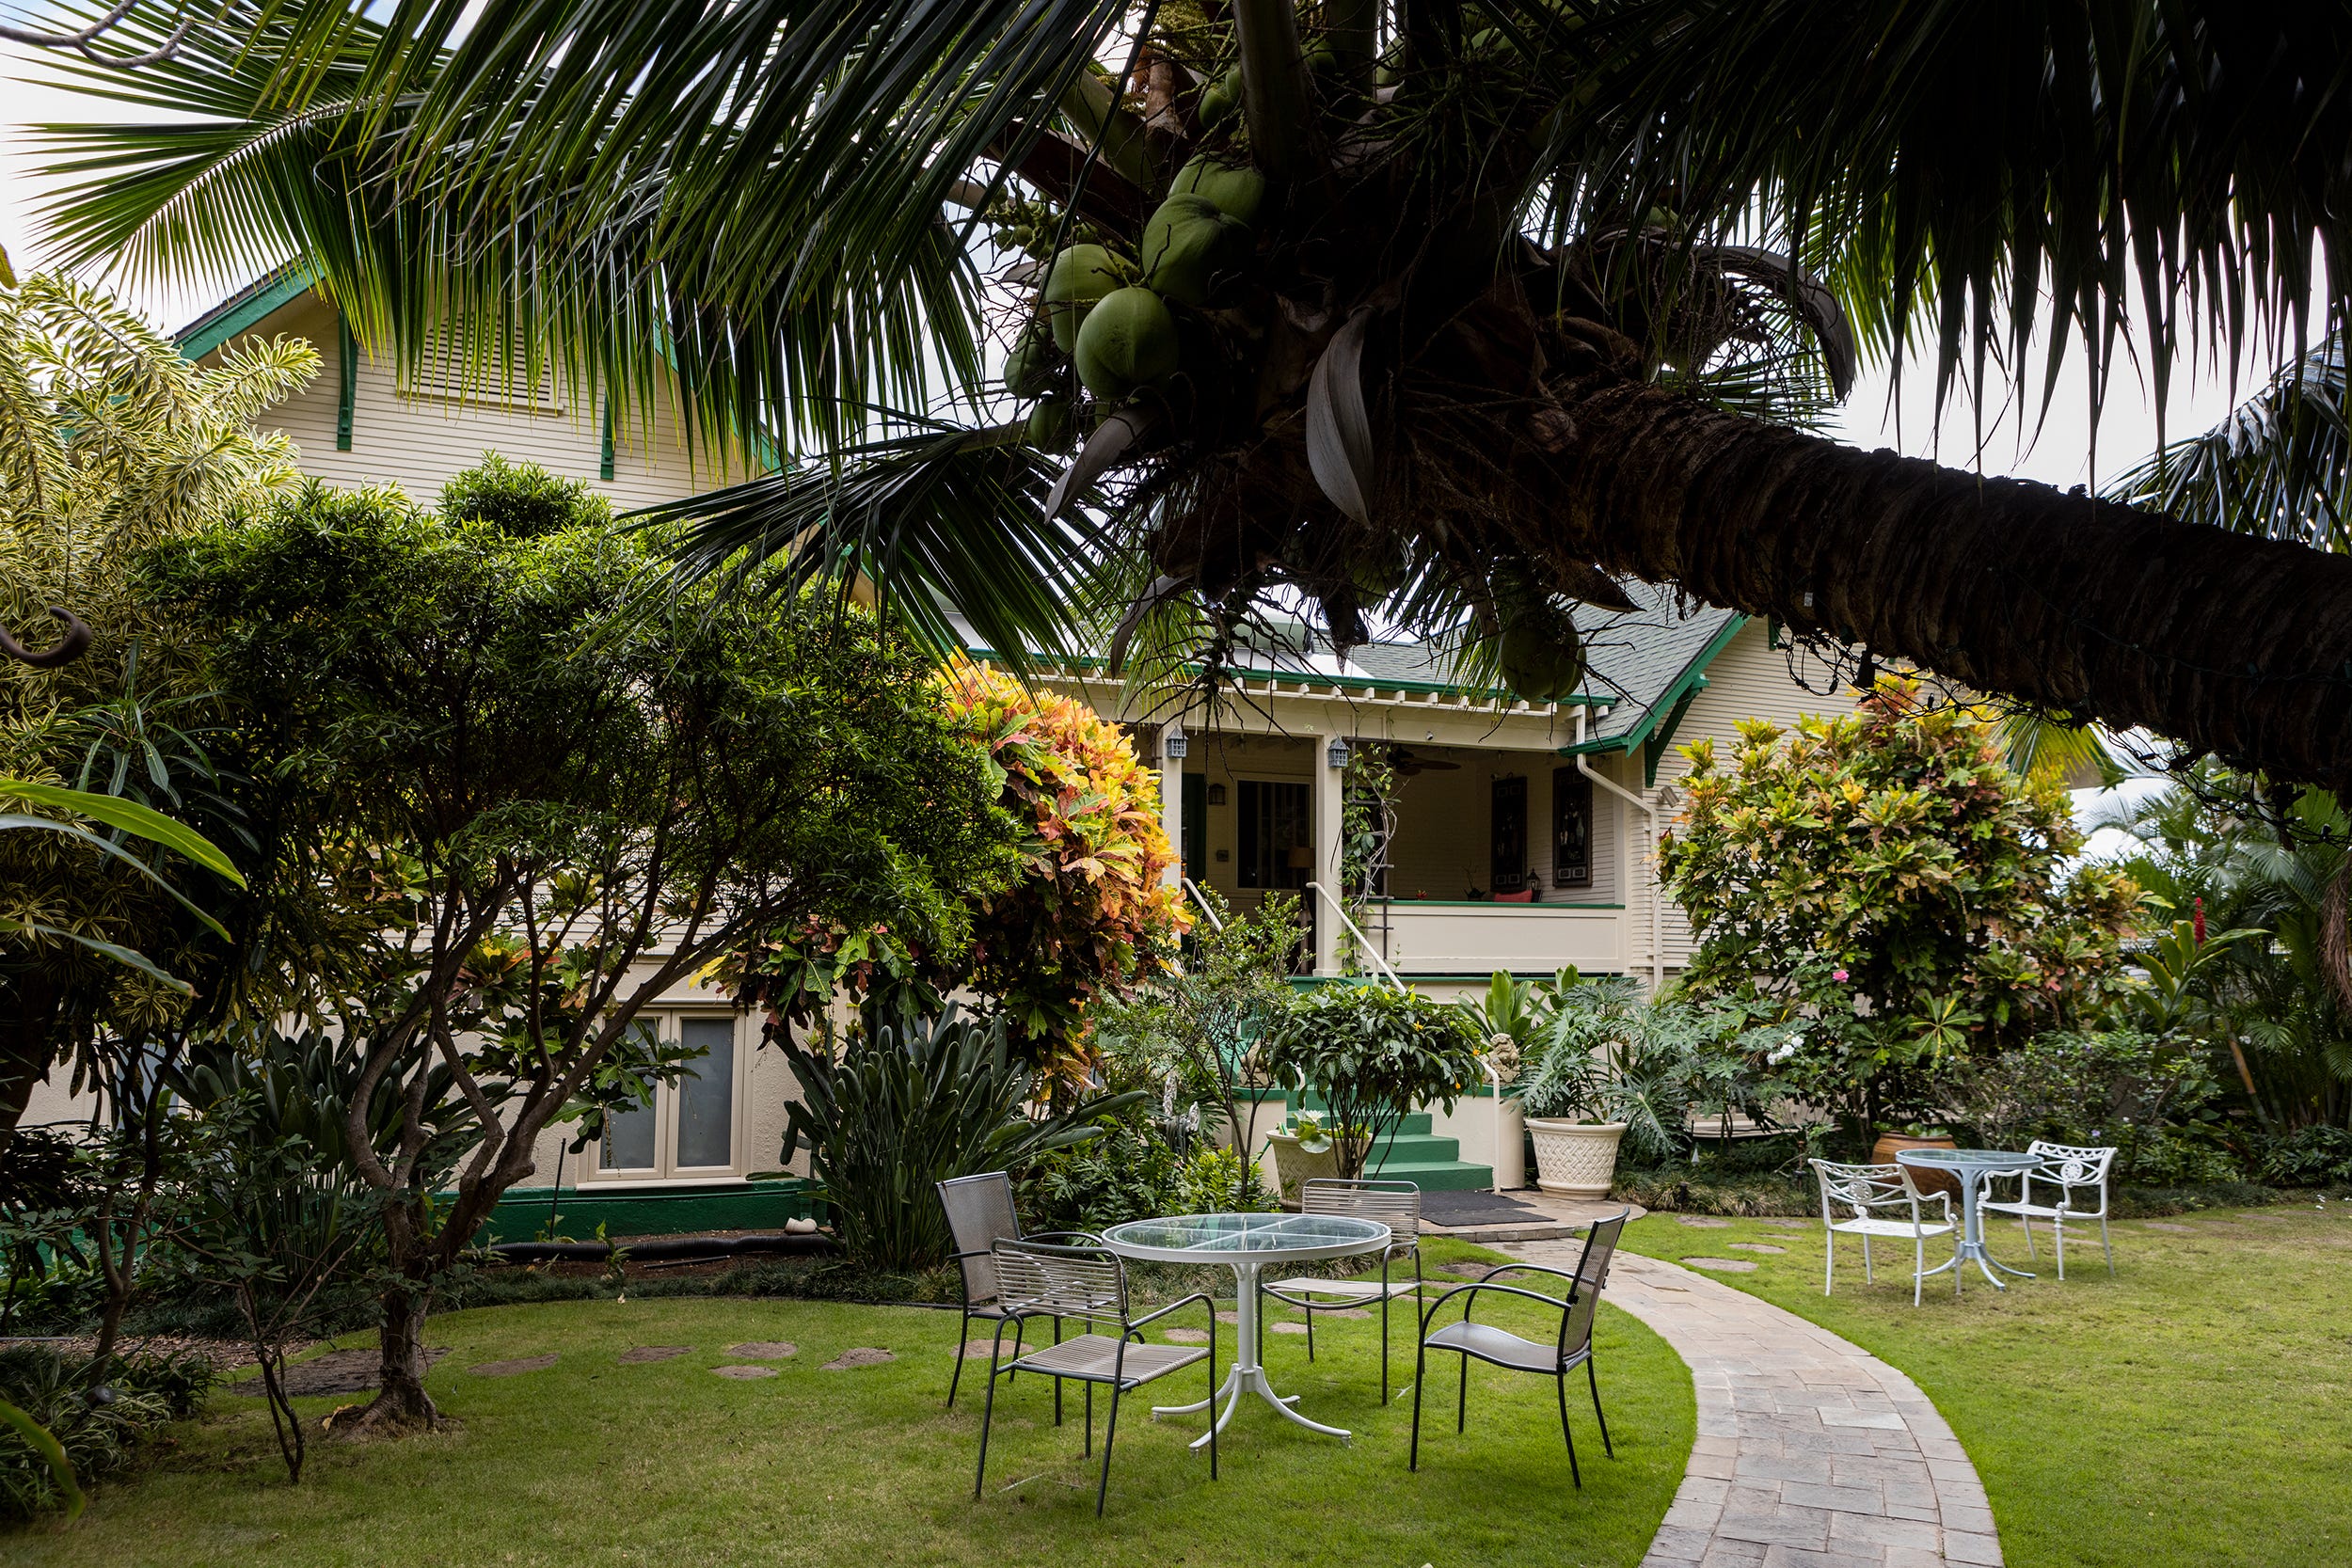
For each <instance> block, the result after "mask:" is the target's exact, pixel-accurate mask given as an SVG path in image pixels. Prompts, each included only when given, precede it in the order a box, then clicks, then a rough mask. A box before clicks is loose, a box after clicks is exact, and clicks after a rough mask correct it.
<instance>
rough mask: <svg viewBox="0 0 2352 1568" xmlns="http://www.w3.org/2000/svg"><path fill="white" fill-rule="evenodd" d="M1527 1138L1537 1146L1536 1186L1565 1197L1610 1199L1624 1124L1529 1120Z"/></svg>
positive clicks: (1544, 1118)
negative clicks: (1619, 1141) (1610, 1187)
mask: <svg viewBox="0 0 2352 1568" xmlns="http://www.w3.org/2000/svg"><path fill="white" fill-rule="evenodd" d="M1527 1135H1528V1138H1529V1139H1530V1140H1531V1141H1532V1142H1533V1143H1534V1145H1535V1185H1537V1186H1538V1187H1541V1188H1542V1189H1543V1190H1544V1191H1546V1192H1548V1193H1558V1194H1560V1195H1561V1196H1563V1197H1607V1196H1609V1185H1610V1183H1611V1182H1612V1181H1613V1180H1616V1175H1617V1142H1618V1140H1619V1139H1621V1138H1623V1137H1624V1136H1625V1123H1624V1122H1621V1121H1611V1122H1599V1123H1595V1122H1589V1121H1562V1120H1558V1119H1556V1118H1554V1117H1528V1118H1527Z"/></svg>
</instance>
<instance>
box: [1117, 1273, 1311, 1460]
mask: <svg viewBox="0 0 2352 1568" xmlns="http://www.w3.org/2000/svg"><path fill="white" fill-rule="evenodd" d="M1220 1261H1228V1262H1232V1260H1231V1259H1220ZM1232 1270H1233V1279H1234V1283H1235V1284H1236V1285H1238V1286H1239V1287H1240V1290H1239V1291H1238V1292H1237V1294H1236V1296H1235V1299H1234V1303H1233V1307H1234V1310H1233V1316H1234V1318H1235V1319H1236V1320H1237V1321H1236V1322H1235V1323H1234V1325H1233V1326H1234V1329H1235V1330H1236V1337H1237V1338H1238V1340H1239V1346H1238V1349H1237V1350H1236V1352H1235V1354H1234V1356H1233V1370H1232V1371H1229V1372H1227V1373H1226V1374H1225V1382H1224V1383H1223V1385H1222V1386H1219V1387H1218V1389H1217V1391H1216V1393H1214V1394H1211V1395H1210V1396H1209V1397H1208V1398H1207V1399H1205V1400H1195V1401H1193V1402H1192V1403H1190V1404H1155V1405H1153V1406H1152V1415H1154V1416H1189V1415H1191V1414H1192V1413H1193V1412H1194V1411H1197V1410H1206V1409H1208V1408H1209V1407H1210V1406H1211V1405H1213V1404H1215V1403H1216V1402H1217V1401H1219V1400H1223V1401H1224V1402H1225V1408H1224V1409H1223V1410H1221V1411H1219V1412H1218V1413H1217V1416H1216V1425H1215V1427H1214V1428H1213V1430H1215V1431H1216V1432H1223V1431H1224V1430H1225V1427H1226V1424H1227V1423H1228V1422H1230V1421H1231V1420H1232V1418H1233V1412H1234V1411H1235V1410H1237V1409H1239V1408H1240V1407H1241V1397H1242V1395H1243V1394H1245V1393H1254V1394H1256V1395H1257V1396H1258V1397H1259V1398H1260V1399H1262V1400H1263V1401H1265V1402H1266V1403H1268V1404H1270V1405H1272V1406H1273V1407H1274V1408H1275V1409H1276V1410H1277V1411H1279V1413H1280V1414H1281V1415H1282V1416H1284V1417H1285V1418H1288V1419H1290V1420H1293V1421H1295V1422H1297V1423H1298V1424H1299V1425H1300V1426H1303V1427H1305V1428H1306V1429H1307V1430H1308V1431H1309V1432H1319V1433H1323V1434H1324V1435H1325V1436H1326V1437H1338V1438H1343V1439H1344V1438H1348V1437H1351V1436H1353V1435H1354V1433H1351V1432H1349V1431H1348V1430H1347V1429H1346V1428H1345V1427H1329V1426H1325V1425H1324V1424H1323V1423H1322V1422H1321V1421H1311V1420H1309V1419H1307V1418H1306V1417H1304V1416H1301V1415H1300V1414H1299V1413H1298V1412H1297V1411H1295V1410H1293V1409H1292V1408H1291V1406H1292V1405H1294V1404H1296V1403H1297V1402H1298V1396H1297V1395H1296V1394H1278V1393H1276V1392H1275V1391H1274V1386H1273V1385H1272V1384H1270V1383H1268V1382H1267V1381H1266V1379H1265V1368H1263V1366H1261V1365H1259V1363H1258V1270H1257V1266H1256V1265H1255V1264H1251V1263H1243V1262H1232ZM1208 1441H1209V1433H1205V1432H1204V1433H1201V1434H1200V1436H1198V1437H1196V1438H1194V1439H1193V1440H1192V1446H1193V1447H1194V1448H1196V1449H1198V1448H1205V1447H1206V1446H1207V1445H1208Z"/></svg>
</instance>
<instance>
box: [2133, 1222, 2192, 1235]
mask: <svg viewBox="0 0 2352 1568" xmlns="http://www.w3.org/2000/svg"><path fill="white" fill-rule="evenodd" d="M2140 1228H2141V1229H2142V1230H2169V1231H2170V1232H2172V1234H2174V1235H2175V1236H2194V1235H2196V1234H2197V1227H2195V1226H2193V1225H2167V1224H2166V1223H2165V1222H2164V1221H2162V1220H2147V1221H2144V1222H2143V1223H2142V1224H2141V1225H2140Z"/></svg>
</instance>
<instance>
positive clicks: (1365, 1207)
mask: <svg viewBox="0 0 2352 1568" xmlns="http://www.w3.org/2000/svg"><path fill="white" fill-rule="evenodd" d="M1298 1207H1299V1212H1302V1213H1308V1214H1348V1215H1352V1216H1354V1217H1355V1218H1357V1219H1361V1220H1378V1221H1379V1222H1380V1223H1381V1224H1383V1225H1385V1226H1387V1227H1389V1244H1388V1245H1387V1246H1386V1247H1384V1248H1382V1249H1381V1253H1380V1277H1379V1278H1377V1279H1373V1278H1370V1277H1363V1278H1357V1279H1341V1278H1329V1277H1318V1278H1304V1279H1279V1280H1276V1281H1275V1282H1274V1283H1272V1284H1270V1285H1261V1286H1260V1287H1259V1288H1258V1289H1259V1293H1260V1294H1261V1295H1262V1296H1272V1297H1273V1298H1274V1299H1275V1300H1277V1301H1279V1302H1282V1303H1284V1304H1286V1305H1288V1306H1291V1307H1297V1308H1298V1309H1299V1310H1300V1311H1302V1312H1304V1313H1306V1314H1307V1359H1308V1360H1310V1361H1312V1360H1313V1359H1314V1358H1315V1314H1316V1313H1317V1312H1337V1311H1341V1310H1343V1309H1345V1308H1347V1307H1354V1306H1356V1305H1357V1304H1359V1303H1361V1302H1373V1301H1376V1302H1378V1303H1379V1304H1380V1402H1381V1403H1382V1404H1386V1403H1388V1402H1389V1303H1390V1302H1391V1301H1394V1300H1395V1299H1396V1298H1397V1297H1399V1296H1418V1295H1420V1294H1421V1289H1422V1276H1421V1185H1420V1183H1418V1182H1414V1181H1349V1180H1342V1179H1341V1178H1339V1177H1336V1176H1317V1177H1311V1178H1310V1179H1309V1180H1307V1181H1306V1182H1304V1183H1303V1184H1302V1185H1301V1186H1300V1188H1299V1195H1298ZM1401 1258H1410V1259H1412V1260H1413V1277H1412V1278H1410V1279H1391V1278H1390V1277H1389V1269H1390V1265H1391V1263H1392V1262H1393V1261H1394V1260H1395V1259H1401ZM1258 1331H1259V1333H1261V1334H1263V1333H1264V1332H1265V1316H1264V1314H1263V1313H1261V1314H1260V1315H1259V1318H1258ZM1261 1354H1263V1347H1262V1348H1261Z"/></svg>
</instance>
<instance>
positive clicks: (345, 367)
mask: <svg viewBox="0 0 2352 1568" xmlns="http://www.w3.org/2000/svg"><path fill="white" fill-rule="evenodd" d="M335 356H336V358H335V376H336V381H337V383H338V385H337V388H336V393H335V450H336V451H350V450H351V405H352V403H353V401H354V400H355V399H356V398H357V396H358V390H359V341H358V339H357V338H354V337H353V336H352V335H351V318H350V317H349V316H346V315H344V314H343V313H342V311H341V310H338V311H336V312H335Z"/></svg>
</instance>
